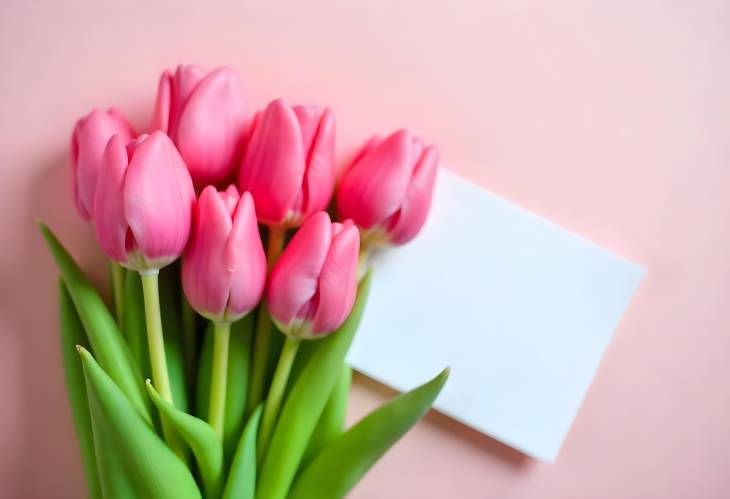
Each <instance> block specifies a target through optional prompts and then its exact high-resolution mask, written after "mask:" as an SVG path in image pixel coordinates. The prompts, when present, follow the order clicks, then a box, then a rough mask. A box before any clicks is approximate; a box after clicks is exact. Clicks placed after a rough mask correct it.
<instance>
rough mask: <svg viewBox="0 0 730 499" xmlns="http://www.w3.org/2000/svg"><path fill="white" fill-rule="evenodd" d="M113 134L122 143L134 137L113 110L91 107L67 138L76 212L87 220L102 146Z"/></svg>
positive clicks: (120, 116) (121, 117)
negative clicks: (69, 140) (116, 135)
mask: <svg viewBox="0 0 730 499" xmlns="http://www.w3.org/2000/svg"><path fill="white" fill-rule="evenodd" d="M116 133H118V134H119V136H120V137H121V139H122V141H123V142H124V143H125V144H126V143H127V142H129V141H130V140H132V137H133V136H134V132H132V128H131V127H130V126H129V123H127V120H126V119H125V118H124V116H122V113H120V112H119V111H117V110H116V109H109V110H108V111H100V110H98V109H94V110H93V111H91V112H90V113H89V114H87V115H86V116H84V117H83V118H81V119H80V120H79V121H77V122H76V126H75V127H74V131H73V136H72V137H71V172H72V178H73V190H74V201H75V202H76V208H77V209H78V211H79V214H80V215H81V217H82V218H84V219H85V220H90V219H91V215H92V213H93V211H94V195H95V194H96V181H97V180H98V178H99V170H100V169H101V159H102V156H103V155H104V148H106V143H107V142H109V139H110V138H111V136H112V135H114V134H116Z"/></svg>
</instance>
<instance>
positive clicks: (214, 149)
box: [151, 65, 246, 187]
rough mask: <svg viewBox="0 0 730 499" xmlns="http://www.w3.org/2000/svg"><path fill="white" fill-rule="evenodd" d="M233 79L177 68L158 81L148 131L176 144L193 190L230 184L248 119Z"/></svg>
mask: <svg viewBox="0 0 730 499" xmlns="http://www.w3.org/2000/svg"><path fill="white" fill-rule="evenodd" d="M244 111H245V109H244V103H243V96H242V94H241V89H240V85H239V82H238V78H237V77H236V74H235V73H234V72H233V71H232V70H231V69H229V68H225V67H221V68H218V69H216V70H215V71H212V72H210V73H208V74H206V73H205V71H203V70H202V69H201V68H199V67H197V66H182V65H181V66H178V68H177V71H176V72H175V74H174V75H173V74H172V73H171V72H170V71H165V72H164V73H162V76H161V77H160V86H159V88H158V90H157V103H156V105H155V112H154V116H153V118H152V127H151V128H152V130H162V131H163V132H165V133H167V134H168V135H169V136H170V138H171V139H172V140H173V142H175V145H176V146H177V148H178V149H179V151H180V155H181V156H182V157H183V159H184V160H185V164H187V166H188V169H189V170H190V175H191V176H192V178H193V182H194V183H195V185H197V186H199V187H203V186H206V185H208V184H220V183H221V182H224V181H227V180H230V179H232V177H233V175H234V173H235V169H236V167H237V166H238V164H239V162H240V155H241V151H242V145H243V139H244V134H245V122H246V119H245V118H246V117H245V113H244Z"/></svg>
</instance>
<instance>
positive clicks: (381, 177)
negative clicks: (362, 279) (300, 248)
mask: <svg viewBox="0 0 730 499" xmlns="http://www.w3.org/2000/svg"><path fill="white" fill-rule="evenodd" d="M438 161H439V154H438V150H437V148H436V147H435V146H426V145H424V144H423V142H422V141H421V140H419V139H418V138H416V137H414V136H413V135H411V134H410V133H409V132H408V131H407V130H400V131H398V132H395V133H394V134H392V135H391V136H390V137H387V138H386V139H384V140H381V139H379V138H377V137H374V138H372V139H371V140H370V141H369V142H368V143H367V144H366V145H365V146H364V147H363V149H362V151H361V152H360V154H359V155H358V156H357V157H356V159H355V161H354V162H353V163H352V166H350V167H349V168H348V169H347V171H346V172H345V173H344V175H343V176H342V179H341V181H340V185H339V187H338V190H337V211H338V213H339V215H340V216H341V217H342V218H350V219H352V220H353V221H354V222H355V224H357V226H358V227H359V228H360V230H361V232H362V239H363V245H379V244H395V245H398V244H404V243H407V242H408V241H410V240H411V239H413V238H414V237H415V236H416V234H418V232H419V231H420V230H421V227H423V224H424V223H425V222H426V217H427V216H428V211H429V208H430V207H431V197H432V194H433V186H434V183H435V181H436V171H437V168H438Z"/></svg>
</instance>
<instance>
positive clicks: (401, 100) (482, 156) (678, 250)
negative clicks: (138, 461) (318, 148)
mask: <svg viewBox="0 0 730 499" xmlns="http://www.w3.org/2000/svg"><path fill="white" fill-rule="evenodd" d="M163 3H164V2H154V3H150V2H140V3H136V2H126V3H124V4H123V5H119V6H117V7H114V8H112V7H107V6H103V5H101V4H100V3H92V2H89V3H88V4H86V5H79V4H76V3H75V2H46V5H42V2H21V1H19V0H18V1H7V0H6V1H5V2H3V3H2V5H1V6H0V67H2V78H0V103H1V104H2V107H1V108H0V109H1V110H2V112H0V132H2V148H0V186H2V187H0V188H1V189H2V195H0V213H3V216H2V217H0V234H3V250H2V252H1V253H0V286H1V287H0V331H2V335H1V336H0V380H2V381H0V407H2V416H1V417H0V441H1V442H2V450H1V451H0V483H2V484H3V485H2V489H3V495H4V496H6V497H12V498H50V497H69V498H70V497H80V496H81V490H82V476H81V469H80V465H79V461H78V457H77V451H76V448H75V444H74V437H73V434H72V431H71V423H70V415H69V410H68V407H67V403H66V399H65V394H64V387H63V381H62V374H61V366H60V357H59V354H58V339H57V332H56V331H57V328H56V320H57V312H56V304H55V282H54V278H53V276H54V275H55V271H54V270H53V267H52V263H51V261H50V258H49V257H48V255H47V254H46V252H45V249H44V248H43V246H42V243H41V239H40V237H39V235H38V234H37V232H36V230H35V227H34V225H33V220H34V219H35V218H36V217H38V216H40V217H43V218H44V219H46V220H47V221H48V222H49V223H50V224H51V226H52V227H54V228H55V229H56V230H58V232H59V233H60V234H61V236H62V237H63V239H64V240H65V241H70V242H71V247H72V250H73V251H74V253H75V254H77V255H80V256H81V260H82V262H83V263H84V265H85V266H86V267H87V268H93V269H94V270H95V275H96V277H98V278H99V279H100V280H101V279H102V278H103V274H104V270H103V267H102V265H101V257H100V252H99V251H98V250H97V249H95V246H94V245H93V235H92V232H91V229H90V227H88V226H86V225H85V224H83V223H82V222H81V221H80V220H79V219H78V217H77V215H76V213H75V210H74V207H73V203H72V199H71V197H70V194H69V192H70V179H69V172H68V160H67V156H68V146H69V137H70V133H71V129H72V127H73V124H74V121H75V119H76V118H78V117H80V116H82V115H83V114H85V113H86V112H88V110H89V109H90V108H91V107H94V106H97V107H104V108H105V107H107V106H109V105H110V104H114V105H117V106H118V107H119V108H120V109H121V110H123V111H124V112H126V113H128V115H129V116H130V117H131V118H132V121H133V123H134V125H135V126H137V127H142V126H143V125H144V124H146V123H148V120H149V118H150V115H151V112H152V105H153V100H154V95H155V92H156V87H157V80H158V76H159V72H160V71H161V70H162V69H163V68H167V67H172V66H173V65H174V64H176V63H177V62H179V61H186V62H195V63H199V64H202V65H205V66H206V67H208V68H211V67H213V66H215V65H217V64H220V63H226V64H229V65H231V66H233V67H235V68H236V69H237V70H238V71H239V72H240V74H241V76H242V77H243V78H244V80H245V81H246V82H247V84H248V89H249V95H250V96H251V98H252V99H253V101H254V103H255V104H256V106H257V107H259V106H260V105H261V104H263V103H264V102H265V101H266V100H268V99H271V98H274V97H278V96H285V97H287V98H289V99H290V100H292V101H301V102H303V103H316V104H320V105H323V104H329V105H330V106H332V108H333V109H334V111H335V113H336V115H337V119H338V132H339V151H340V156H341V157H347V156H348V154H349V153H350V151H351V150H352V147H353V146H354V145H355V144H356V143H358V142H359V141H361V140H363V139H364V138H365V137H367V136H369V135H370V133H372V132H376V131H380V132H387V131H389V130H391V129H394V128H396V127H400V126H403V125H407V126H409V127H413V128H414V129H415V130H416V131H417V132H419V133H421V134H422V135H424V136H425V137H428V138H431V139H433V140H435V141H437V142H438V143H439V144H440V146H441V149H442V153H443V158H444V161H445V162H446V163H447V164H448V165H450V166H451V167H452V168H453V169H455V170H457V171H458V172H461V173H462V174H464V175H465V176H467V177H469V178H471V179H473V180H474V181H476V182H479V183H480V184H482V185H484V186H486V187H488V188H490V189H492V190H494V191H496V192H497V193H499V194H502V195H504V196H506V197H508V198H510V199H512V200H514V201H516V202H518V203H519V204H522V205H523V206H526V207H528V208H530V209H532V210H534V211H536V212H537V213H539V214H541V215H544V216H547V217H549V218H552V219H554V220H556V221H558V222H559V223H561V224H563V225H564V226H566V227H568V228H570V229H573V230H575V231H577V232H579V233H581V234H584V235H587V236H588V237H590V238H592V239H593V240H595V241H596V242H598V243H601V244H603V245H605V246H607V247H609V248H611V249H614V250H616V251H618V252H619V253H621V254H623V255H625V256H627V257H629V258H631V259H633V260H636V261H638V262H640V263H642V264H644V265H646V266H647V267H648V269H649V272H648V275H647V278H646V279H645V281H644V283H643V284H642V286H641V289H640V291H639V294H638V296H637V298H636V299H635V301H634V303H633V304H632V307H631V309H630V311H629V313H628V314H627V316H626V317H625V320H624V321H623V323H622V325H621V327H620V329H619V331H618V333H617V335H616V338H615V341H614V342H613V343H612V345H611V347H610V348H609V351H608V353H607V354H606V356H605V359H604V362H603V364H602V366H601V368H600V370H599V373H598V376H597V378H596V380H595V383H594V384H593V386H592V388H591V390H590V392H589V394H588V397H587V399H586V401H585V405H584V406H583V408H582V409H581V411H580V413H579V415H578V418H577V421H576V423H575V425H574V426H573V428H572V430H571V432H570V435H569V436H568V439H567V441H566V443H565V446H564V448H563V451H562V453H561V455H560V457H559V458H558V460H557V462H556V463H555V464H553V465H545V464H539V463H537V462H534V461H531V460H529V459H526V458H522V457H521V456H520V455H519V454H517V453H516V452H514V451H511V450H509V449H508V448H506V447H504V446H503V445H501V444H498V443H496V442H495V441H493V440H490V439H488V438H486V437H482V436H480V435H479V434H477V433H475V432H473V431H471V430H469V429H467V428H465V427H463V426H461V425H458V424H456V423H453V422H451V421H449V420H448V419H446V418H445V417H442V416H440V415H438V414H432V415H430V416H429V417H427V419H426V421H425V422H424V423H422V424H420V425H419V426H418V427H417V428H416V429H415V431H413V432H412V433H410V434H409V435H408V436H407V437H406V438H404V439H403V441H402V442H400V443H399V444H398V445H397V446H396V447H395V448H394V449H393V451H392V452H391V453H389V454H388V455H387V457H386V458H385V459H384V460H383V461H382V462H381V463H380V464H378V465H377V466H376V467H375V468H374V469H373V471H372V473H370V474H369V475H368V477H367V478H366V479H365V480H364V481H363V482H362V484H361V485H359V486H358V488H357V489H356V491H355V492H353V494H352V497H354V498H374V497H378V498H383V497H403V498H416V497H417V498H441V497H458V498H485V497H495V498H520V499H522V498H572V497H575V498H603V497H607V498H608V497H610V498H613V497H620V498H650V499H651V498H686V497H693V498H695V497H697V498H720V497H727V495H728V491H727V490H726V489H728V488H729V487H730V475H728V463H729V462H730V432H728V431H727V430H728V421H729V420H730V395H729V391H728V380H729V379H730V362H728V358H730V334H729V331H730V314H729V313H728V296H730V263H729V262H730V229H729V227H730V225H729V221H730V197H728V194H727V193H728V189H729V186H730V169H729V168H728V164H729V163H730V146H728V144H729V143H730V141H728V130H730V120H729V118H728V116H730V92H729V91H728V89H729V88H730V62H729V61H730V59H728V56H727V54H728V49H730V30H728V26H729V25H730V24H729V23H730V5H728V3H727V2H723V1H701V2H671V3H668V2H648V1H644V2H628V1H625V0H623V1H618V2H615V1H614V2H611V1H604V2H590V5H586V4H588V3H584V2H577V1H576V2H559V3H555V2H551V3H550V5H549V6H547V4H545V6H543V2H537V1H535V2H529V1H520V2H506V1H505V2H500V3H496V2H488V3H484V4H483V5H482V4H481V3H479V4H478V3H477V2H473V5H472V4H471V3H470V2H441V3H439V4H432V5H425V2H418V3H413V4H409V3H405V2H403V3H398V4H397V5H392V2H386V1H384V0H374V1H370V2H357V3H352V4H350V5H349V6H348V7H333V6H326V5H324V2H317V3H308V4H307V6H300V7H296V8H292V7H287V6H284V5H283V4H279V2H275V3H274V4H273V5H268V6H265V7H264V6H263V2H262V5H256V4H252V5H246V6H244V5H242V2H236V3H235V6H227V7H223V6H216V7H205V8H204V7H202V6H200V5H199V3H198V2H193V1H189V0H185V1H177V2H170V3H169V4H168V5H163ZM331 3H332V5H335V2H331ZM679 4H683V5H679ZM388 395H389V394H388V393H384V392H383V390H382V389H381V388H379V387H377V386H375V385H373V384H372V383H370V382H367V381H366V380H360V381H358V382H357V383H356V385H355V395H354V400H353V404H352V419H353V420H354V419H355V417H357V416H359V415H361V414H363V413H364V412H365V411H366V410H367V409H368V408H370V407H372V406H373V405H374V404H375V403H376V402H379V401H381V400H382V399H383V398H384V397H386V396H388Z"/></svg>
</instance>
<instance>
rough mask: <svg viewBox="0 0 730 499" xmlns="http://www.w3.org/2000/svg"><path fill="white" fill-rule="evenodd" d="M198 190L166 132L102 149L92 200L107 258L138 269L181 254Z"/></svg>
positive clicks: (118, 140) (115, 139) (114, 139)
mask: <svg viewBox="0 0 730 499" xmlns="http://www.w3.org/2000/svg"><path fill="white" fill-rule="evenodd" d="M194 202H195V191H194V190H193V183H192V181H191V180H190V174H189V173H188V171H187V169H186V168H185V163H183V160H182V158H181V157H180V154H178V152H177V149H175V145H174V144H173V143H172V141H171V140H170V139H169V138H168V137H167V135H165V134H164V133H162V132H154V133H152V134H151V135H141V136H140V137H138V138H137V139H136V140H135V141H133V142H131V143H129V144H128V145H125V143H124V141H123V139H122V137H121V136H120V135H119V134H117V135H114V136H113V137H112V138H111V139H110V140H109V143H108V144H107V146H106V150H105V151H104V159H103V168H102V169H101V172H100V173H99V182H98V184H97V190H96V198H95V201H94V225H95V226H96V237H97V239H98V240H99V244H100V245H101V247H102V249H103V250H104V251H105V252H106V253H107V255H108V256H109V258H111V259H112V260H114V261H116V262H118V263H119V264H121V265H123V266H125V267H127V268H130V269H133V270H138V271H153V270H154V269H160V268H162V267H164V266H165V265H167V264H169V263H171V262H172V261H174V260H175V259H177V258H178V257H179V256H180V254H181V253H182V251H183V248H184V247H185V243H187V241H188V236H189V234H190V218H191V215H192V208H193V203H194Z"/></svg>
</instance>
